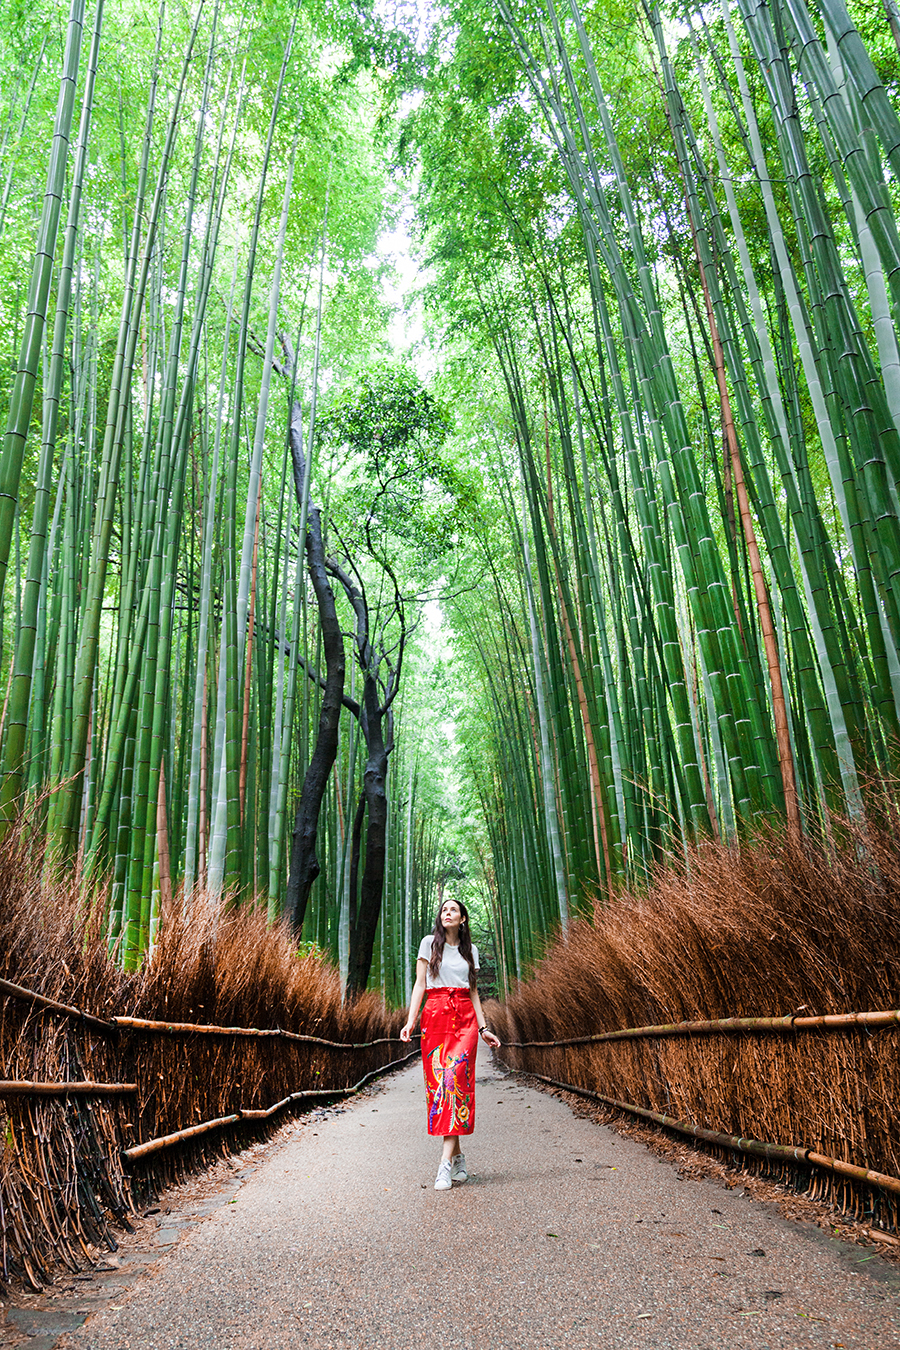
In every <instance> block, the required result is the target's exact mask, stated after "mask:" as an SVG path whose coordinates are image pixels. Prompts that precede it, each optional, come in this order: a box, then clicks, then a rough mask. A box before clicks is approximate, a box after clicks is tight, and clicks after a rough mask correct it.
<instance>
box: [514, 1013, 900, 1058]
mask: <svg viewBox="0 0 900 1350" xmlns="http://www.w3.org/2000/svg"><path fill="white" fill-rule="evenodd" d="M898 1025H900V1009H898V1010H896V1011H894V1010H891V1011H886V1012H856V1013H824V1014H823V1015H822V1016H818V1017H797V1016H795V1015H793V1014H789V1015H788V1016H786V1017H720V1018H717V1019H715V1020H714V1021H710V1022H670V1023H666V1024H663V1025H661V1026H655V1027H624V1028H621V1029H619V1030H617V1031H600V1032H597V1033H596V1034H595V1035H593V1036H574V1037H572V1038H571V1039H569V1040H563V1041H504V1045H508V1046H510V1048H514V1049H516V1050H533V1049H546V1048H548V1047H550V1046H562V1045H590V1044H593V1043H595V1042H597V1041H629V1040H640V1039H641V1038H644V1037H650V1036H694V1035H698V1034H701V1035H702V1034H703V1033H705V1032H709V1033H713V1034H715V1033H717V1032H728V1031H758V1032H763V1033H765V1032H770V1031H841V1030H844V1029H849V1028H852V1027H864V1028H868V1029H870V1030H871V1029H878V1028H879V1027H892V1026H898Z"/></svg>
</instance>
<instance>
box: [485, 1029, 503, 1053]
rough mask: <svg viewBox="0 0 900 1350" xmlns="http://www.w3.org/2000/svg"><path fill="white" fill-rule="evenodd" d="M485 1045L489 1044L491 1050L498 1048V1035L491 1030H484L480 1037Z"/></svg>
mask: <svg viewBox="0 0 900 1350" xmlns="http://www.w3.org/2000/svg"><path fill="white" fill-rule="evenodd" d="M481 1039H482V1040H483V1041H484V1043H485V1045H489V1046H490V1047H491V1049H492V1050H499V1049H500V1037H499V1036H495V1035H494V1033H493V1032H492V1031H486V1032H485V1033H484V1035H483V1036H482V1038H481Z"/></svg>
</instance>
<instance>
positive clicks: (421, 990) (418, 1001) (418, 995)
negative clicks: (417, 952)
mask: <svg viewBox="0 0 900 1350" xmlns="http://www.w3.org/2000/svg"><path fill="white" fill-rule="evenodd" d="M427 969H428V962H427V961H426V960H425V957H424V956H420V957H419V958H418V959H417V961H416V982H415V984H414V985H413V990H412V997H411V998H410V1000H409V1016H408V1017H407V1019H406V1026H405V1027H403V1028H402V1029H401V1031H400V1039H401V1041H408V1040H409V1038H410V1036H411V1035H412V1034H413V1030H414V1028H415V1025H416V1018H417V1017H418V1016H419V1009H420V1007H421V1006H422V999H423V998H424V997H425V972H426V971H427Z"/></svg>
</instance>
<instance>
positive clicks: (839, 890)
mask: <svg viewBox="0 0 900 1350" xmlns="http://www.w3.org/2000/svg"><path fill="white" fill-rule="evenodd" d="M886 801H887V799H886V798H884V797H883V798H882V799H881V803H882V805H881V810H880V812H878V811H875V812H873V813H872V814H870V816H869V818H868V821H867V824H866V826H865V828H863V827H862V826H854V825H850V824H848V823H847V822H833V828H832V832H831V835H830V836H829V838H828V839H824V840H823V839H819V840H815V839H813V838H809V837H806V838H803V839H802V840H796V841H792V840H790V839H789V838H786V837H785V836H784V835H783V834H779V833H778V832H777V831H775V830H761V831H759V832H757V834H756V835H755V837H754V838H753V839H752V840H750V841H747V842H744V843H743V844H742V845H741V846H740V847H737V846H735V847H728V846H726V845H721V844H714V843H708V844H701V845H697V846H694V847H691V848H689V849H688V850H687V851H686V852H685V854H684V856H683V857H682V858H680V859H678V860H670V861H669V862H667V863H666V864H665V865H661V866H659V867H658V868H657V869H656V871H655V872H654V873H653V875H652V876H651V878H650V881H649V884H648V886H647V888H646V889H644V890H640V891H638V890H633V891H630V892H627V893H624V894H622V895H621V896H620V898H619V899H618V900H617V901H616V903H615V904H613V905H611V906H609V907H603V908H598V910H597V912H596V914H595V916H594V919H593V921H589V920H587V919H584V918H583V919H580V920H578V921H576V922H575V923H573V924H572V925H571V927H570V930H569V934H568V937H567V938H566V939H565V940H562V939H560V940H558V941H556V942H555V943H554V944H552V945H551V946H550V947H549V948H548V950H547V951H546V953H545V955H544V957H543V959H542V960H541V961H540V962H539V963H538V964H537V966H536V968H535V969H534V971H533V973H532V975H531V977H530V978H529V979H527V980H526V981H523V982H522V983H520V984H519V986H518V987H517V988H516V990H515V991H514V993H513V995H512V996H511V997H510V999H509V1001H508V1003H507V1004H506V1005H505V1006H502V1007H498V1008H497V1009H496V1010H495V1011H494V1010H492V1015H493V1017H494V1019H495V1022H496V1029H497V1032H498V1035H500V1036H501V1037H502V1039H503V1040H504V1042H507V1041H521V1042H529V1041H550V1040H553V1041H558V1040H564V1039H570V1038H574V1037H579V1036H587V1035H593V1034H595V1033H598V1032H603V1031H612V1030H617V1029H620V1028H626V1027H641V1026H660V1025H668V1024H671V1023H675V1022H682V1021H700V1020H715V1019H720V1018H726V1017H779V1016H780V1017H783V1016H790V1015H793V1014H797V1015H800V1016H814V1015H820V1014H831V1013H852V1012H865V1011H874V1010H888V1009H896V1008H897V1007H898V1006H900V940H898V919H900V831H898V828H897V822H896V819H895V814H894V812H893V811H892V809H891V808H890V806H889V805H888V804H886ZM898 1044H900V1028H898V1027H896V1026H895V1027H886V1028H881V1029H872V1030H869V1029H866V1028H864V1027H852V1028H844V1029H839V1030H838V1029H835V1030H831V1029H826V1028H822V1029H816V1030H812V1031H802V1032H801V1031H795V1032H783V1031H782V1032H768V1033H748V1032H739V1033H734V1032H729V1033H713V1034H703V1035H690V1036H687V1035H681V1036H677V1037H662V1036H656V1037H650V1038H647V1039H639V1040H625V1041H610V1042H601V1043H595V1044H589V1045H578V1046H568V1047H552V1048H529V1049H511V1048H504V1050H503V1052H502V1055H503V1059H504V1060H505V1062H506V1063H508V1064H509V1065H510V1067H512V1068H516V1069H521V1070H524V1071H526V1072H533V1073H536V1074H543V1075H544V1076H546V1077H548V1078H552V1079H555V1080H557V1081H558V1082H562V1083H571V1084H573V1085H574V1086H576V1087H581V1088H584V1089H587V1090H590V1091H593V1092H597V1093H600V1094H602V1095H603V1096H606V1097H610V1098H614V1099H616V1100H618V1101H623V1102H628V1103H631V1104H633V1105H636V1106H639V1107H643V1108H645V1109H649V1110H652V1111H656V1112H659V1113H661V1114H665V1115H668V1116H670V1117H673V1118H674V1119H676V1120H679V1121H685V1122H688V1123H689V1124H692V1125H698V1126H701V1127H702V1128H705V1129H710V1130H715V1131H718V1132H721V1133H725V1134H731V1135H736V1136H741V1137H744V1138H751V1139H757V1140H763V1141H766V1142H770V1143H780V1144H789V1145H794V1146H801V1147H804V1148H808V1149H812V1150H814V1151H815V1152H818V1153H821V1154H825V1155H827V1156H829V1157H836V1158H838V1159H841V1160H843V1161H847V1162H851V1163H853V1164H855V1165H857V1166H861V1167H866V1168H869V1169H872V1170H874V1171H878V1172H881V1173H885V1174H888V1175H889V1176H893V1177H897V1176H900V1125H898V1119H897V1112H896V1102H897V1101H898V1100H900V1057H898ZM723 1156H724V1155H723ZM728 1160H729V1161H730V1162H733V1161H734V1155H733V1154H729V1155H728ZM746 1165H747V1166H748V1167H749V1168H751V1170H755V1171H763V1172H768V1173H769V1174H770V1175H773V1176H775V1177H777V1178H780V1179H784V1180H788V1181H789V1182H790V1183H791V1184H792V1185H795V1186H797V1187H798V1188H799V1189H801V1190H807V1191H808V1193H809V1194H810V1195H813V1196H815V1197H817V1198H826V1199H829V1200H831V1201H832V1202H833V1203H834V1204H835V1205H837V1206H838V1207H839V1208H840V1209H842V1210H843V1211H844V1212H846V1213H849V1214H852V1215H853V1216H854V1217H855V1218H859V1219H863V1220H868V1221H870V1222H874V1223H876V1224H878V1225H879V1226H881V1227H884V1228H885V1229H888V1230H893V1231H896V1230H897V1223H898V1203H897V1202H898V1198H900V1197H898V1196H897V1195H896V1194H894V1195H892V1194H891V1193H890V1192H886V1191H884V1190H881V1189H876V1188H870V1187H868V1186H858V1185H856V1184H855V1183H852V1184H851V1183H849V1182H847V1181H846V1180H842V1179H840V1178H838V1177H835V1176H833V1175H829V1174H827V1173H824V1172H822V1173H818V1172H815V1171H814V1170H813V1171H811V1170H810V1168H808V1167H806V1166H804V1165H798V1166H794V1165H793V1164H792V1165H790V1166H788V1165H782V1164H780V1163H779V1164H773V1163H771V1162H761V1161H760V1162H757V1161H756V1160H754V1159H747V1160H746Z"/></svg>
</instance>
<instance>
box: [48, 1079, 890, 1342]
mask: <svg viewBox="0 0 900 1350" xmlns="http://www.w3.org/2000/svg"><path fill="white" fill-rule="evenodd" d="M477 1084H478V1086H477V1092H478V1114H477V1128H476V1132H475V1134H474V1135H473V1136H472V1138H471V1139H470V1140H469V1141H468V1144H467V1146H466V1152H467V1156H468V1159H469V1165H470V1166H471V1168H472V1171H473V1176H472V1179H471V1180H470V1181H469V1182H468V1183H466V1184H465V1185H459V1186H454V1188H453V1190H452V1191H451V1192H446V1191H445V1192H441V1191H435V1190H434V1189H433V1183H434V1174H435V1170H436V1166H437V1160H438V1153H439V1150H438V1148H437V1147H436V1145H435V1143H434V1141H432V1140H430V1139H428V1137H427V1135H426V1134H425V1106H424V1093H423V1088H422V1075H421V1067H420V1066H419V1065H417V1064H415V1063H414V1064H413V1065H412V1066H411V1067H410V1068H409V1069H405V1070H403V1071H402V1072H400V1073H398V1074H397V1075H395V1076H394V1077H393V1078H391V1079H389V1080H386V1082H385V1083H384V1085H383V1086H382V1087H381V1089H380V1090H379V1091H377V1092H375V1093H373V1094H371V1095H368V1096H364V1097H359V1098H356V1099H354V1101H353V1102H352V1104H351V1105H350V1106H348V1107H347V1108H346V1109H345V1110H344V1111H342V1112H340V1113H338V1114H335V1115H333V1116H330V1117H328V1118H320V1119H319V1120H317V1121H308V1122H307V1123H306V1124H304V1125H303V1127H302V1128H300V1129H299V1130H297V1131H295V1132H293V1133H292V1134H291V1136H290V1137H289V1138H287V1139H286V1140H285V1141H284V1142H279V1143H277V1144H276V1145H275V1146H274V1147H271V1148H270V1149H269V1150H268V1151H267V1153H266V1154H265V1160H264V1161H263V1163H262V1164H261V1165H260V1166H259V1167H258V1169H257V1170H256V1171H254V1172H253V1173H252V1174H250V1175H249V1176H248V1177H247V1179H246V1180H245V1181H244V1183H243V1185H242V1186H241V1188H240V1189H239V1190H237V1191H236V1192H235V1195H234V1198H233V1200H232V1201H231V1203H226V1204H222V1205H220V1206H219V1207H218V1208H214V1207H211V1208H210V1212H209V1214H208V1216H207V1217H205V1218H204V1220H203V1221H202V1222H200V1223H198V1224H197V1225H196V1226H194V1227H192V1228H191V1229H190V1231H185V1233H184V1236H182V1237H181V1238H180V1241H178V1242H177V1244H176V1245H175V1246H174V1247H172V1249H171V1250H170V1252H169V1253H168V1254H167V1255H166V1256H164V1257H163V1258H162V1259H161V1260H160V1261H159V1262H158V1263H157V1265H156V1266H155V1267H154V1268H153V1269H152V1270H150V1271H149V1272H148V1273H147V1274H145V1275H142V1276H141V1277H140V1278H139V1279H138V1280H137V1281H136V1283H135V1284H134V1285H133V1286H132V1287H131V1289H130V1290H128V1291H127V1292H126V1293H124V1294H123V1297H122V1299H121V1300H120V1302H119V1303H117V1304H116V1305H115V1306H112V1307H109V1308H107V1309H105V1310H104V1311H99V1312H96V1313H94V1314H93V1315H92V1316H90V1317H89V1318H88V1320H87V1322H86V1323H85V1325H84V1326H83V1327H82V1328H81V1329H80V1330H79V1331H77V1332H76V1333H75V1334H74V1335H73V1336H71V1338H69V1337H67V1338H66V1340H65V1344H66V1345H68V1346H72V1347H76V1348H77V1350H88V1348H89V1350H293V1347H300V1346H304V1347H315V1350H332V1347H334V1348H335V1350H338V1348H340V1350H363V1347H373V1348H374V1347H377V1350H395V1348H396V1350H419V1348H420V1347H432V1346H433V1347H435V1348H436V1350H437V1348H438V1347H446V1348H447V1350H556V1347H563V1346H565V1347H566V1350H582V1348H583V1350H588V1347H589V1348H590V1350H613V1348H614V1347H616V1348H617V1347H622V1350H643V1348H644V1347H647V1348H648V1350H650V1348H651V1347H652V1350H740V1348H741V1347H753V1348H754V1350H780V1348H781V1347H792V1348H793V1347H798V1348H799V1347H804V1348H805V1347H807V1346H809V1347H816V1348H817V1350H818V1348H819V1347H824V1348H825V1350H841V1348H843V1350H897V1348H898V1347H900V1275H898V1273H897V1268H896V1267H892V1266H889V1265H888V1264H887V1263H885V1262H883V1261H882V1260H881V1259H880V1258H879V1257H877V1256H872V1255H871V1254H870V1253H868V1252H867V1251H866V1249H865V1248H861V1247H851V1246H848V1245H846V1244H844V1243H839V1242H837V1241H834V1240H832V1239H829V1238H828V1237H827V1236H826V1235H825V1234H824V1233H823V1232H822V1231H821V1230H819V1229H814V1228H812V1227H811V1226H807V1225H798V1224H794V1223H787V1222H786V1221H784V1220H782V1219H781V1218H780V1217H778V1216H777V1215H776V1214H775V1213H774V1211H773V1209H772V1208H771V1207H769V1206H764V1205H762V1204H759V1203H756V1202H753V1201H750V1200H748V1199H746V1198H745V1197H742V1196H740V1195H738V1194H737V1193H735V1192H733V1191H727V1190H725V1189H724V1188H723V1187H721V1186H719V1185H716V1184H714V1183H712V1182H709V1181H681V1180H679V1178H678V1176H677V1173H676V1170H675V1169H674V1168H673V1167H671V1166H670V1165H668V1164H666V1163H664V1162H660V1161H659V1160H657V1159H656V1158H654V1157H653V1155H652V1154H650V1153H649V1152H648V1151H647V1149H646V1148H644V1147H643V1146H642V1145H641V1144H638V1143H636V1142H633V1141H631V1140H628V1139H623V1138H622V1137H621V1136H619V1135H617V1134H616V1133H615V1132H614V1131H613V1130H610V1129H607V1128H604V1127H602V1126H597V1125H595V1124H593V1123H592V1122H590V1121H587V1120H584V1119H578V1118H576V1117H575V1116H573V1115H572V1113H571V1112H570V1110H569V1108H568V1107H567V1106H565V1105H564V1104H563V1103H562V1102H560V1101H558V1100H557V1099H556V1098H554V1097H551V1096H548V1095H546V1094H545V1093H540V1092H535V1091H533V1090H532V1089H529V1088H526V1087H523V1086H522V1085H521V1083H520V1082H519V1081H518V1080H516V1079H514V1078H509V1077H505V1076H504V1075H502V1074H501V1073H498V1072H497V1071H496V1070H494V1069H493V1068H492V1067H491V1066H490V1065H489V1064H482V1065H481V1066H480V1067H479V1071H478V1079H477ZM363 1131H365V1133H363Z"/></svg>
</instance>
